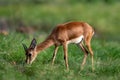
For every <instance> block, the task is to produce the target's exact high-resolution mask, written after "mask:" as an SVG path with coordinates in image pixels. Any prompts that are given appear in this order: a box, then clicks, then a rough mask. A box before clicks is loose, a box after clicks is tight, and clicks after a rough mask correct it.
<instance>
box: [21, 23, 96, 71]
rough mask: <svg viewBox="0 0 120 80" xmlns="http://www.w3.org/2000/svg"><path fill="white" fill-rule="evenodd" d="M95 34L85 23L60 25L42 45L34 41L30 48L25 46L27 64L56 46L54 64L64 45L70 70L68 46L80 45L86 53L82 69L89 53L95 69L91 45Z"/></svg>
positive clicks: (66, 62)
mask: <svg viewBox="0 0 120 80" xmlns="http://www.w3.org/2000/svg"><path fill="white" fill-rule="evenodd" d="M93 34H94V30H93V28H92V27H91V26H90V25H89V24H88V23H85V22H68V23H64V24H60V25H58V26H57V27H55V28H54V29H53V31H52V32H51V34H50V35H49V36H48V37H47V38H46V40H45V41H43V42H42V43H40V44H38V45H37V42H36V39H33V40H32V42H31V44H30V47H29V48H27V47H26V45H25V44H23V47H24V49H25V52H26V63H28V64H31V63H32V62H33V61H34V60H35V58H36V56H37V54H38V53H39V52H41V51H42V50H44V49H46V48H48V47H50V46H52V45H54V46H55V49H54V53H53V58H52V64H54V61H55V58H56V54H57V50H58V47H59V46H60V45H62V46H63V50H64V60H65V65H66V68H67V69H69V66H68V44H70V43H75V44H77V45H79V47H80V48H81V49H82V51H83V52H84V58H83V62H82V65H81V68H83V66H84V64H85V63H86V58H87V56H88V53H90V55H91V59H92V60H91V61H92V69H93V61H94V60H93V51H92V48H91V44H90V42H91V39H92V36H93Z"/></svg>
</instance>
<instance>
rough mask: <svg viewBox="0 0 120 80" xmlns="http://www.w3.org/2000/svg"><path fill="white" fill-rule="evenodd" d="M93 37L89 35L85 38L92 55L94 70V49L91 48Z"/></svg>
mask: <svg viewBox="0 0 120 80" xmlns="http://www.w3.org/2000/svg"><path fill="white" fill-rule="evenodd" d="M91 39H92V35H90V36H88V37H87V38H86V39H85V43H86V47H87V49H88V50H89V52H90V55H91V62H92V70H94V59H93V55H94V53H93V51H92V48H91V43H90V42H91Z"/></svg>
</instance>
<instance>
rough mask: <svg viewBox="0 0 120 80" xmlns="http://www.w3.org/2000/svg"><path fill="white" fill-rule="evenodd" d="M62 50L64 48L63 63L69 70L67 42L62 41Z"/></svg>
mask: <svg viewBox="0 0 120 80" xmlns="http://www.w3.org/2000/svg"><path fill="white" fill-rule="evenodd" d="M63 50H64V60H65V65H66V68H67V70H69V65H68V53H67V50H68V44H67V43H66V42H64V43H63Z"/></svg>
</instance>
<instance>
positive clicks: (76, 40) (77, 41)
mask: <svg viewBox="0 0 120 80" xmlns="http://www.w3.org/2000/svg"><path fill="white" fill-rule="evenodd" d="M83 38H84V36H83V35H81V36H79V37H77V38H75V39H71V40H69V41H67V43H68V44H70V43H75V44H78V43H80V42H81V41H82V39H83Z"/></svg>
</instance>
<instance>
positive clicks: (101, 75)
mask: <svg viewBox="0 0 120 80" xmlns="http://www.w3.org/2000/svg"><path fill="white" fill-rule="evenodd" d="M41 38H42V37H37V38H36V39H37V41H38V43H39V42H41V41H43V40H44V38H42V39H41ZM31 40H32V36H30V37H29V38H28V37H26V35H23V34H18V33H10V35H8V36H3V35H0V80H119V79H120V64H119V62H120V54H119V53H120V45H119V42H115V41H107V40H104V41H103V40H100V39H97V38H96V37H94V38H93V40H92V48H93V51H94V60H95V71H94V72H92V71H91V58H90V56H89V57H88V59H87V63H86V65H85V67H84V70H83V71H80V65H81V62H82V59H83V52H82V51H81V49H79V48H78V47H77V46H76V45H74V44H70V46H69V51H68V53H69V54H68V55H69V67H70V71H66V68H65V65H64V59H63V50H62V47H60V48H59V51H58V54H57V57H56V60H55V65H54V66H52V65H51V58H52V53H53V49H54V47H50V48H48V49H46V50H44V51H42V52H41V53H40V54H39V55H38V56H37V59H36V60H35V62H34V63H33V64H32V65H25V64H24V60H25V55H24V49H23V47H22V43H25V44H26V45H27V46H29V44H30V42H31Z"/></svg>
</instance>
